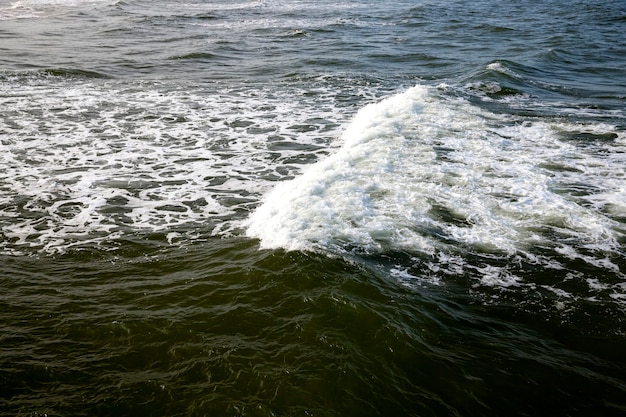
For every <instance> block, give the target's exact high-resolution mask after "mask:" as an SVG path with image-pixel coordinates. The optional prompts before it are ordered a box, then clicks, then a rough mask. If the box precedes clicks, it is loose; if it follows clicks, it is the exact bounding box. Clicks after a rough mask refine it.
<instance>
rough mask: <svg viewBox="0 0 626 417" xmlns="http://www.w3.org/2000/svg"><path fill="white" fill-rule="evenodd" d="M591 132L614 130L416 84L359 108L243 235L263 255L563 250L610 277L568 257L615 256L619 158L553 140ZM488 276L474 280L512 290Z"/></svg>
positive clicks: (507, 280)
mask: <svg viewBox="0 0 626 417" xmlns="http://www.w3.org/2000/svg"><path fill="white" fill-rule="evenodd" d="M594 129H600V130H604V131H605V132H606V131H607V130H609V129H612V130H609V131H614V130H615V128H614V127H609V126H600V127H598V126H595V127H594V126H578V125H575V124H570V125H567V124H563V123H559V124H552V123H549V122H543V121H523V120H515V119H513V118H510V117H509V118H506V117H504V116H497V115H495V114H491V113H488V112H486V111H483V110H480V109H478V108H476V107H474V106H472V105H470V104H469V103H467V102H464V101H462V100H457V99H454V100H453V99H446V98H445V97H443V96H441V95H438V93H437V92H436V91H434V90H432V89H429V88H427V87H422V86H417V87H414V88H411V89H409V90H408V91H406V92H404V93H401V94H398V95H395V96H392V97H390V98H388V99H386V100H383V101H382V102H380V103H378V104H373V105H369V106H367V107H365V108H363V109H362V110H361V111H360V112H359V113H358V114H357V115H356V117H355V118H354V120H353V121H352V123H351V124H350V125H349V126H348V127H347V129H346V130H345V132H344V134H343V137H342V139H343V146H342V148H341V149H339V150H338V151H337V152H336V153H334V154H333V155H331V156H330V157H328V158H326V159H324V160H323V161H321V162H319V163H317V164H315V165H314V166H311V167H309V168H308V169H307V170H306V172H304V174H303V175H301V176H299V177H297V178H295V179H294V180H292V181H289V182H285V183H282V184H279V185H278V186H277V187H276V188H275V189H274V190H273V191H272V192H271V193H269V194H268V195H267V196H266V197H265V199H264V203H263V205H262V206H260V207H259V208H258V209H257V210H256V211H255V212H254V213H253V214H252V215H251V216H250V219H249V222H248V229H247V233H248V235H249V236H251V237H256V238H258V239H260V241H261V245H262V247H264V248H284V249H287V250H344V249H347V248H352V247H357V248H359V249H360V250H362V251H366V252H369V253H376V252H381V251H394V250H402V251H404V250H406V251H410V252H418V253H420V252H421V253H426V254H434V253H437V252H439V251H441V250H445V249H446V248H447V247H451V248H454V250H459V249H460V248H463V247H467V248H472V247H475V248H478V249H479V250H487V251H496V252H500V253H503V254H509V255H510V254H514V253H529V256H531V257H532V256H535V255H530V252H532V250H533V248H534V247H547V248H554V247H555V246H556V247H560V248H563V247H565V246H564V245H566V244H567V242H571V243H572V245H569V246H567V247H568V248H572V250H573V251H574V252H575V254H570V256H575V257H578V258H579V259H583V260H585V261H586V262H590V263H594V264H595V265H600V266H601V267H603V268H608V269H609V270H615V266H614V265H611V263H610V262H609V261H607V260H606V259H604V258H605V256H604V255H600V258H596V257H595V256H594V255H589V254H582V253H579V252H580V251H581V249H584V250H585V251H587V252H589V251H590V252H592V253H596V252H597V251H600V252H601V251H609V252H611V251H619V250H620V249H619V248H620V245H619V239H620V238H621V237H622V236H623V231H620V228H619V224H618V222H616V221H615V220H613V219H612V218H611V213H614V212H616V211H617V212H619V211H621V210H622V208H623V190H624V187H625V185H626V177H625V176H624V171H623V167H624V166H625V164H626V154H625V153H624V152H623V149H620V148H619V147H618V148H613V150H611V149H609V150H608V152H607V149H606V147H605V145H602V149H599V148H598V146H599V145H598V146H596V145H593V144H585V145H584V146H579V145H577V144H576V143H572V142H571V141H567V140H565V139H562V138H560V136H559V135H560V134H561V133H562V132H563V131H572V132H578V131H583V132H584V131H593V130H594ZM611 146H618V145H614V144H613V145H611ZM558 242H561V243H558ZM574 248H576V249H574ZM534 259H537V258H536V257H535V258H534ZM487 272H488V271H487ZM487 272H485V274H484V276H485V284H489V282H491V281H493V282H496V281H499V282H500V283H501V284H502V285H504V286H510V285H516V282H517V279H516V278H515V277H513V276H505V275H503V274H502V272H497V273H496V272H494V271H492V272H489V273H487Z"/></svg>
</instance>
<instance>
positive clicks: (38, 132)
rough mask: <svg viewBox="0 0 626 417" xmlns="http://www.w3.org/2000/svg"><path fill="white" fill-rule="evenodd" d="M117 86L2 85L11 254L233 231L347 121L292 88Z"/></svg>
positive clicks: (0, 215)
mask: <svg viewBox="0 0 626 417" xmlns="http://www.w3.org/2000/svg"><path fill="white" fill-rule="evenodd" d="M16 83H21V85H20V86H19V88H16V87H15V84H16ZM120 87H123V85H121V86H119V85H116V84H112V83H109V82H98V83H84V82H76V81H73V80H71V79H68V80H64V79H62V78H61V79H60V78H57V77H42V78H39V79H38V78H36V77H34V78H28V79H23V78H21V79H20V78H17V79H15V80H13V79H11V80H9V79H7V80H6V81H5V82H0V106H2V108H3V114H2V116H1V117H0V151H1V152H2V155H3V157H2V170H0V189H1V190H2V193H0V226H1V227H2V229H1V231H2V234H1V235H0V245H1V246H2V247H3V249H4V250H6V251H9V250H13V248H16V247H24V246H26V247H28V246H30V247H33V248H35V249H38V250H44V251H58V250H61V251H62V250H65V249H67V248H69V247H71V246H72V245H76V244H85V243H90V242H91V243H93V242H96V243H97V242H103V241H107V240H113V239H115V238H116V237H120V236H123V235H124V234H126V233H131V234H132V233H135V232H161V233H164V234H168V233H173V232H174V231H177V232H180V231H181V230H184V231H185V233H192V234H193V233H196V232H195V230H196V229H204V230H206V229H207V228H208V230H209V231H211V230H213V231H214V233H219V234H231V233H234V230H235V229H236V228H237V227H238V226H237V222H239V221H240V220H241V218H242V216H243V215H245V212H246V207H248V206H249V205H251V204H255V203H256V202H257V201H258V198H259V196H260V195H261V194H262V193H263V192H264V191H266V190H267V189H268V188H269V187H270V186H271V184H272V181H275V180H276V179H280V178H284V177H285V176H293V175H296V174H298V173H299V171H300V169H301V166H302V164H303V163H309V162H310V161H315V159H316V158H317V157H318V155H319V154H323V153H325V152H326V147H327V146H328V142H329V141H331V140H332V138H333V137H334V136H336V133H334V130H335V129H337V127H338V126H339V124H338V123H337V121H342V119H341V118H342V117H343V116H342V110H341V109H337V108H333V107H332V106H328V108H327V109H326V110H321V109H319V107H318V106H317V105H315V103H313V102H311V103H309V102H306V100H308V99H307V98H305V97H304V98H303V97H302V96H300V95H298V94H293V93H291V92H283V93H282V94H285V95H281V92H279V91H274V90H273V91H271V92H269V91H267V92H264V91H262V90H257V91H249V90H246V89H240V90H226V89H222V91H220V93H209V94H206V93H204V94H203V93H202V92H200V91H196V92H194V91H193V90H189V89H186V90H184V91H182V90H181V91H172V90H169V91H161V90H160V89H159V86H158V84H151V83H146V84H145V85H140V86H138V87H139V88H136V87H127V88H120ZM319 94H320V95H324V94H328V95H329V97H331V96H332V92H330V91H323V90H320V91H319ZM287 97H289V98H287ZM293 97H295V98H296V99H293ZM310 100H313V99H310ZM313 116H315V119H313ZM301 126H306V129H302V128H301ZM296 136H297V138H298V142H295V141H294V139H295V138H296ZM274 147H275V148H274ZM303 149H304V150H306V152H307V153H308V159H302V158H301V156H302V152H303ZM239 213H240V214H239ZM205 233H207V232H205ZM167 236H170V237H171V236H173V235H171V234H169V235H167ZM168 239H169V237H168ZM170 240H171V239H170Z"/></svg>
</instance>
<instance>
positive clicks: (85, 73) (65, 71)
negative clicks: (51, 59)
mask: <svg viewBox="0 0 626 417" xmlns="http://www.w3.org/2000/svg"><path fill="white" fill-rule="evenodd" d="M38 73H39V74H42V75H48V76H52V77H62V78H96V79H97V78H103V79H106V78H111V77H110V76H108V75H106V74H103V73H100V72H96V71H90V70H83V69H78V68H47V69H44V70H40V71H38Z"/></svg>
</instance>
